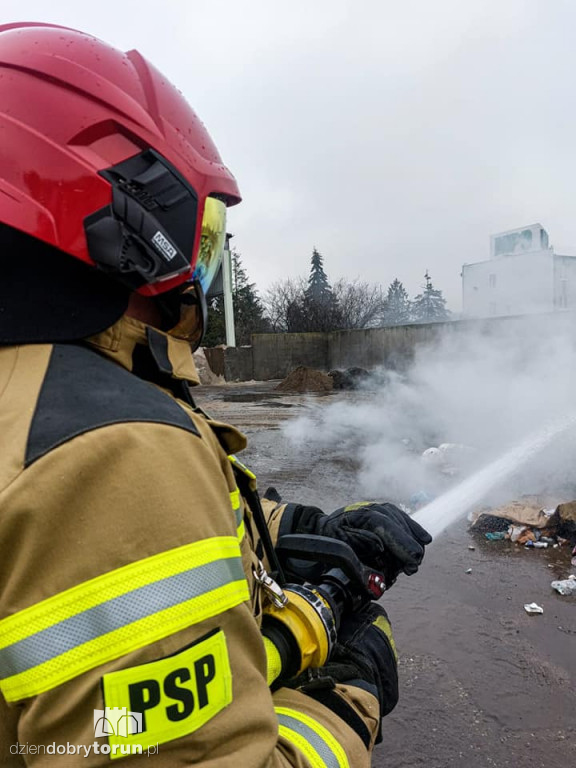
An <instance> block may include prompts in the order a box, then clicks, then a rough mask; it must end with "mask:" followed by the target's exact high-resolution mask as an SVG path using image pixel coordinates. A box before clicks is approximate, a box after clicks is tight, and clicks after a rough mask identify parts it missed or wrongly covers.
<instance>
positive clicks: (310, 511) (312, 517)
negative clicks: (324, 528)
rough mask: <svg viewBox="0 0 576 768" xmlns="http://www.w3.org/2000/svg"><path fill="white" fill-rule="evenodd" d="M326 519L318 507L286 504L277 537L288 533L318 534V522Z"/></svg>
mask: <svg viewBox="0 0 576 768" xmlns="http://www.w3.org/2000/svg"><path fill="white" fill-rule="evenodd" d="M323 517H326V516H325V514H324V512H322V510H321V509H318V507H305V506H303V505H302V504H286V507H285V508H284V512H283V513H282V520H281V521H280V527H279V529H278V536H279V537H280V536H283V535H284V534H290V533H318V521H319V520H320V518H323Z"/></svg>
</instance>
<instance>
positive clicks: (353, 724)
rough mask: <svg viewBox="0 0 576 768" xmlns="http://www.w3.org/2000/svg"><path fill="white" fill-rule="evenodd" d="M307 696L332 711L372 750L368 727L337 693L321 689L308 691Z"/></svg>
mask: <svg viewBox="0 0 576 768" xmlns="http://www.w3.org/2000/svg"><path fill="white" fill-rule="evenodd" d="M306 695H307V696H309V697H310V698H311V699H314V701H317V702H318V703H319V704H322V705H323V706H325V707H327V708H328V709H330V710H332V712H334V714H335V715H337V716H338V717H339V718H340V719H341V720H343V721H344V722H345V723H346V724H347V725H349V726H350V728H352V730H353V731H355V732H356V733H357V735H358V736H359V737H360V739H362V742H363V744H364V746H365V747H366V749H367V750H369V749H370V744H371V735H370V731H369V729H368V726H367V725H366V723H365V722H364V720H362V718H361V717H360V715H359V714H358V713H357V712H355V711H354V709H353V708H352V707H351V706H350V705H349V704H347V703H346V702H345V701H344V699H343V698H342V697H341V696H339V695H338V694H337V693H336V692H335V691H333V690H332V691H331V690H326V689H319V690H315V691H306Z"/></svg>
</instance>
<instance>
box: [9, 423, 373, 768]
mask: <svg viewBox="0 0 576 768" xmlns="http://www.w3.org/2000/svg"><path fill="white" fill-rule="evenodd" d="M197 431H198V434H192V433H191V432H189V431H186V430H184V429H180V428H176V427H173V426H169V425H164V424H156V423H136V424H113V425H110V426H107V427H103V428H100V429H97V430H94V431H91V432H87V433H85V434H81V435H79V436H77V437H74V438H73V439H71V440H69V441H68V442H66V443H65V444H64V445H60V446H58V447H57V448H55V449H54V450H51V451H50V452H48V453H46V454H45V455H43V456H42V457H41V458H39V459H38V460H37V461H35V462H34V463H32V464H31V466H29V467H28V468H27V469H25V470H24V471H23V472H22V473H21V474H20V475H19V476H18V477H17V478H16V479H15V480H14V481H13V482H12V483H11V485H10V486H9V487H8V488H6V489H5V490H4V491H3V492H2V498H1V502H2V509H3V521H2V522H3V524H2V529H1V531H2V534H1V535H2V538H3V539H4V540H2V541H0V545H1V546H2V551H4V552H7V553H8V556H7V557H6V558H5V559H4V562H3V564H2V570H1V572H0V587H1V589H0V591H1V592H2V594H3V602H2V614H1V616H0V638H1V640H0V643H1V645H0V677H1V678H2V679H1V680H0V689H1V692H2V696H3V707H7V708H8V709H9V711H10V720H11V721H13V732H12V733H11V735H9V736H8V737H7V736H6V735H4V734H3V738H4V743H3V744H1V745H0V749H1V750H2V761H5V763H4V762H3V764H6V765H10V762H8V761H9V760H11V759H12V757H11V755H12V753H11V752H10V747H11V746H13V744H15V743H18V745H19V749H21V748H22V745H26V748H27V750H28V751H27V752H25V753H22V752H19V754H24V757H18V758H16V757H14V763H13V764H14V765H21V764H23V765H27V766H42V765H44V764H47V762H48V759H49V758H48V757H46V755H50V754H52V753H53V752H51V751H50V750H51V749H52V750H55V751H56V754H60V755H62V756H61V757H60V758H59V764H63V765H65V764H69V765H77V764H78V755H80V754H82V757H83V760H82V764H83V765H86V766H94V767H97V766H104V765H108V764H109V761H110V759H111V758H112V759H114V758H118V759H121V757H122V756H123V755H125V754H127V753H128V752H129V753H131V757H130V765H133V766H139V765H142V766H148V765H155V766H158V767H159V768H162V767H164V766H166V768H168V766H170V768H173V767H174V766H179V765H180V766H187V765H199V766H206V768H208V766H210V768H212V766H218V768H232V767H233V768H237V766H239V765H242V766H267V768H275V767H276V766H278V767H280V766H284V767H286V766H294V768H309V767H310V766H311V765H313V766H320V767H321V768H324V766H332V765H338V766H354V768H356V766H358V767H359V768H361V767H362V766H368V765H369V751H368V749H367V748H366V746H365V743H364V741H363V739H362V737H361V735H359V733H358V730H357V729H356V730H355V729H354V727H351V726H349V725H347V724H346V723H345V722H344V721H343V720H342V718H341V717H340V716H338V715H337V714H335V712H334V711H333V710H332V709H331V708H329V707H327V706H325V705H324V704H322V703H320V702H318V701H315V700H314V699H312V698H311V697H309V696H307V695H305V694H303V693H301V692H299V691H279V692H278V693H277V694H275V695H274V697H273V696H272V694H271V693H270V690H269V688H268V684H267V680H266V654H265V649H264V645H263V642H262V638H261V635H260V629H259V625H258V623H257V621H256V620H255V618H254V616H253V610H252V602H253V601H252V599H251V598H252V597H253V596H252V595H251V590H252V587H253V585H252V584H251V583H249V582H248V581H247V579H246V575H247V573H248V574H249V565H248V564H247V552H246V547H245V542H239V539H238V536H239V535H240V536H241V535H242V531H241V530H238V525H237V523H238V521H237V520H236V519H235V516H234V508H233V504H232V503H231V497H232V494H234V493H235V489H234V488H233V487H232V486H231V485H230V483H229V477H227V474H226V470H225V465H227V460H226V457H225V456H224V455H223V453H222V452H221V451H220V453H219V448H218V446H217V444H216V441H215V439H214V437H213V435H212V433H211V431H210V430H209V428H208V427H206V425H204V424H202V423H200V422H199V423H198V424H197ZM227 481H228V484H227ZM338 695H339V696H342V697H343V698H344V699H345V698H346V697H349V698H350V702H351V707H352V709H353V710H354V711H356V713H357V715H358V718H360V719H362V720H363V721H364V723H365V724H366V729H367V731H368V733H369V734H370V738H371V739H372V738H373V735H374V732H375V728H376V723H377V719H378V717H377V714H376V710H377V708H378V705H377V701H376V699H375V697H374V696H372V695H371V694H370V693H367V692H365V691H362V690H361V689H354V691H353V694H352V695H350V694H349V693H348V692H347V690H346V687H345V686H344V687H343V688H342V690H341V691H339V693H338ZM350 711H351V710H350ZM131 713H132V714H131ZM313 733H314V734H315V737H314V738H315V741H314V744H315V747H314V749H315V750H316V751H315V753H312V752H310V751H309V749H308V747H307V746H306V744H307V743H308V741H307V739H309V738H311V734H313ZM12 740H13V741H12ZM7 742H12V743H7ZM337 745H338V746H339V749H338V748H337ZM61 749H64V750H67V752H65V753H64V754H66V756H64V755H63V753H62V752H61ZM71 750H74V751H71ZM307 750H308V751H307ZM140 751H142V754H140ZM148 754H149V755H150V758H151V759H152V763H150V762H149V759H150V758H149V757H148V756H147V755H148ZM316 754H317V755H318V758H316V756H315V755H316ZM334 754H336V758H333V757H332V756H333V755H334ZM22 759H23V760H24V762H23V763H19V762H16V760H22ZM334 760H337V762H334ZM314 761H316V762H314Z"/></svg>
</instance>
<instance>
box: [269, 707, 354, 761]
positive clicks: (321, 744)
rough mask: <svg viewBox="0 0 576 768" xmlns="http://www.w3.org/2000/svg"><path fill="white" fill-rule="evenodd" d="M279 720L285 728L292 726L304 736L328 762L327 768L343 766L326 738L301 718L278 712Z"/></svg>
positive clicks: (293, 729)
mask: <svg viewBox="0 0 576 768" xmlns="http://www.w3.org/2000/svg"><path fill="white" fill-rule="evenodd" d="M277 717H278V722H279V723H280V725H283V726H284V727H285V728H290V730H291V731H295V732H296V733H297V734H299V735H300V736H302V738H304V739H305V740H306V741H307V742H308V744H310V746H311V747H312V749H314V750H315V751H316V752H318V755H319V756H320V758H321V759H322V761H323V762H324V763H325V764H326V768H341V763H340V761H339V760H338V757H337V756H336V754H335V753H334V752H333V751H332V750H331V749H330V747H329V746H328V744H326V742H325V741H324V739H323V738H322V737H321V736H320V735H319V734H318V733H316V731H314V730H312V728H310V726H309V725H306V723H303V722H302V721H301V720H297V719H296V718H295V717H290V716H289V715H283V714H278V715H277Z"/></svg>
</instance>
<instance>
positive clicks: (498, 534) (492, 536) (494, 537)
mask: <svg viewBox="0 0 576 768" xmlns="http://www.w3.org/2000/svg"><path fill="white" fill-rule="evenodd" d="M484 536H486V538H487V539H488V541H500V540H501V539H505V538H506V531H489V532H488V533H485V534H484Z"/></svg>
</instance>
